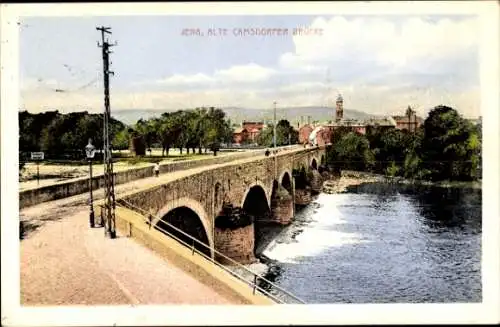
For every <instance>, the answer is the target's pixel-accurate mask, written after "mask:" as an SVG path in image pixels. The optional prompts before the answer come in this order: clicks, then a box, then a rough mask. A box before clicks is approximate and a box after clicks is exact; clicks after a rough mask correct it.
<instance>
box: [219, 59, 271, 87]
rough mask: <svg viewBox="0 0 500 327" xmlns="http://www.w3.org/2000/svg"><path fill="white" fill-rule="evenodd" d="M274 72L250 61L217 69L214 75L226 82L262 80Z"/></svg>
mask: <svg viewBox="0 0 500 327" xmlns="http://www.w3.org/2000/svg"><path fill="white" fill-rule="evenodd" d="M275 73H276V71H275V70H274V69H271V68H266V67H262V66H259V65H257V64H254V63H250V64H248V65H240V66H233V67H231V68H229V69H223V70H219V71H217V72H215V77H216V78H217V79H218V80H220V81H227V82H244V83H246V82H262V81H266V80H268V79H269V78H270V77H271V76H272V75H273V74H275Z"/></svg>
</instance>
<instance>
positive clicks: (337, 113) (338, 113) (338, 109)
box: [335, 94, 344, 122]
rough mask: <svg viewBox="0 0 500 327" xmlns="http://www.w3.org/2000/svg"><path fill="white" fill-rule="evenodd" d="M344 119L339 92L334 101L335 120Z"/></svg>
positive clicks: (342, 104)
mask: <svg viewBox="0 0 500 327" xmlns="http://www.w3.org/2000/svg"><path fill="white" fill-rule="evenodd" d="M342 119H344V99H343V98H342V96H341V95H340V94H339V95H338V97H337V101H336V102H335V121H336V122H340V121H341V120H342Z"/></svg>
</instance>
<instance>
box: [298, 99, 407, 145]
mask: <svg viewBox="0 0 500 327" xmlns="http://www.w3.org/2000/svg"><path fill="white" fill-rule="evenodd" d="M335 104H336V106H335V119H334V121H333V122H332V121H330V122H328V123H324V124H306V125H303V126H302V127H301V128H300V130H299V142H300V143H301V144H304V143H308V144H313V145H324V144H328V143H330V142H331V136H332V134H333V132H334V131H335V130H337V129H339V128H344V129H348V130H351V131H353V132H356V133H359V134H363V135H364V134H366V133H367V132H368V131H369V130H373V129H387V128H395V127H396V126H397V122H396V120H395V119H393V117H384V118H370V119H367V120H359V119H344V99H343V98H342V96H341V95H340V94H339V95H338V97H337V99H336V102H335Z"/></svg>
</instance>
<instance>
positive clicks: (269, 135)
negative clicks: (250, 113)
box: [256, 119, 299, 147]
mask: <svg viewBox="0 0 500 327" xmlns="http://www.w3.org/2000/svg"><path fill="white" fill-rule="evenodd" d="M256 141H257V144H258V145H262V146H267V147H271V146H273V125H268V126H267V127H266V128H264V129H263V130H262V132H261V133H260V134H259V136H258V137H257V140H256ZM298 141H299V133H298V132H297V131H296V130H295V129H294V128H293V126H291V125H290V122H289V121H288V120H286V119H282V120H280V121H279V122H278V124H276V146H283V145H290V144H297V143H298Z"/></svg>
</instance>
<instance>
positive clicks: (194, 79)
mask: <svg viewBox="0 0 500 327" xmlns="http://www.w3.org/2000/svg"><path fill="white" fill-rule="evenodd" d="M214 81H215V80H214V78H213V77H210V76H208V75H205V74H195V75H187V76H186V75H178V74H176V75H173V76H171V77H168V78H166V79H163V80H160V81H158V83H159V84H162V85H178V86H193V85H204V84H210V83H213V82H214Z"/></svg>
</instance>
